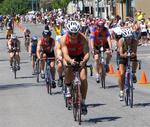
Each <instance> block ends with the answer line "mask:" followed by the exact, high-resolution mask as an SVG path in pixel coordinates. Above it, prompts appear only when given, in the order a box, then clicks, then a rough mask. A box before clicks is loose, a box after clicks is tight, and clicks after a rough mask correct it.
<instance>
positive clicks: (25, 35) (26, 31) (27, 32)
mask: <svg viewBox="0 0 150 127" xmlns="http://www.w3.org/2000/svg"><path fill="white" fill-rule="evenodd" d="M30 34H31V31H30V30H29V29H28V28H25V29H24V40H25V47H26V46H29V43H30V40H28V38H30V37H31V35H30ZM27 41H29V42H27ZM26 48H28V47H26Z"/></svg>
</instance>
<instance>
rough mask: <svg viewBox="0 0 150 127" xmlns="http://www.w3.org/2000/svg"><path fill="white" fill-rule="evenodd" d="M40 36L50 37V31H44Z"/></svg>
mask: <svg viewBox="0 0 150 127" xmlns="http://www.w3.org/2000/svg"><path fill="white" fill-rule="evenodd" d="M42 35H43V37H45V36H51V31H49V30H44V31H43V32H42Z"/></svg>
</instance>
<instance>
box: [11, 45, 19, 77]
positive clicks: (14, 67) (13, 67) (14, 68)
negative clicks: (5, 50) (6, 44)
mask: <svg viewBox="0 0 150 127" xmlns="http://www.w3.org/2000/svg"><path fill="white" fill-rule="evenodd" d="M16 50H17V49H16V47H14V48H12V51H13V54H14V55H13V62H12V70H13V73H14V78H15V79H16V78H17V76H16V75H17V74H16V73H17V70H18V69H17V61H16V58H15V56H16Z"/></svg>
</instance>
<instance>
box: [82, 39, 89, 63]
mask: <svg viewBox="0 0 150 127" xmlns="http://www.w3.org/2000/svg"><path fill="white" fill-rule="evenodd" d="M82 41H83V45H84V48H83V51H84V58H83V62H85V63H86V62H87V61H88V60H89V57H90V54H89V45H88V41H87V40H86V39H85V38H84V37H83V40H82Z"/></svg>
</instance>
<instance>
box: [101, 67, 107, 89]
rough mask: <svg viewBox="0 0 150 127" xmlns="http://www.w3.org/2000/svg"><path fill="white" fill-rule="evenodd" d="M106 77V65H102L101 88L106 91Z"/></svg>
mask: <svg viewBox="0 0 150 127" xmlns="http://www.w3.org/2000/svg"><path fill="white" fill-rule="evenodd" d="M105 76H106V71H105V67H104V64H102V73H101V74H100V77H101V78H100V79H101V86H102V88H104V89H105Z"/></svg>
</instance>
